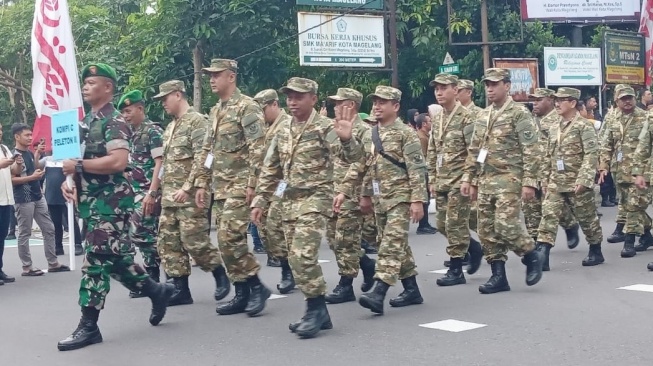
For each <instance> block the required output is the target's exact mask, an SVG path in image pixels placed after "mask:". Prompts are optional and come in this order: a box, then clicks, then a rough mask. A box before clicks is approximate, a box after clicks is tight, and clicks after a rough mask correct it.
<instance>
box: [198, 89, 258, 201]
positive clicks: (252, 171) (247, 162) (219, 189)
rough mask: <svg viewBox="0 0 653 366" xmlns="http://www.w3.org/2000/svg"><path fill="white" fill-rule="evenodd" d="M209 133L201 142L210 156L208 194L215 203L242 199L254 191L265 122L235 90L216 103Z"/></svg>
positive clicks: (252, 102) (252, 103)
mask: <svg viewBox="0 0 653 366" xmlns="http://www.w3.org/2000/svg"><path fill="white" fill-rule="evenodd" d="M209 121H210V124H211V125H210V129H209V131H210V133H209V134H207V136H206V140H205V142H204V150H205V151H206V153H207V154H208V153H212V154H213V155H214V157H213V169H212V173H213V177H212V178H213V179H212V187H211V188H212V190H213V192H214V194H215V199H216V200H219V199H225V198H228V197H243V198H244V197H245V193H246V190H247V187H252V188H254V187H256V177H257V176H258V172H259V169H260V166H261V163H262V161H263V156H264V150H265V137H266V136H265V122H264V120H263V111H262V110H261V106H260V105H259V104H258V103H257V102H255V101H254V100H253V99H252V98H250V97H248V96H246V95H243V94H241V93H240V90H238V89H236V91H235V92H234V93H233V95H232V96H231V98H230V99H229V100H228V101H227V102H226V103H218V104H217V105H216V106H215V107H213V109H211V113H210V115H209Z"/></svg>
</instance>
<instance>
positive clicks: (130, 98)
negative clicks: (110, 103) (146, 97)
mask: <svg viewBox="0 0 653 366" xmlns="http://www.w3.org/2000/svg"><path fill="white" fill-rule="evenodd" d="M141 102H143V93H141V91H140V90H132V91H130V92H127V93H125V94H123V96H122V97H121V98H120V100H119V101H118V110H122V109H123V108H125V107H129V106H130V105H132V104H136V103H141Z"/></svg>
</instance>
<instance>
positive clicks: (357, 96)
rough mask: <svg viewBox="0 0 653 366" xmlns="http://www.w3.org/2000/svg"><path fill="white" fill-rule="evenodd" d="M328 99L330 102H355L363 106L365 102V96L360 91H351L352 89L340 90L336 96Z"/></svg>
mask: <svg viewBox="0 0 653 366" xmlns="http://www.w3.org/2000/svg"><path fill="white" fill-rule="evenodd" d="M327 99H329V100H335V101H337V100H353V101H354V102H356V103H358V104H361V103H362V102H363V94H361V93H360V92H359V91H357V90H354V89H350V88H338V91H337V92H336V95H331V96H329V97H328V98H327Z"/></svg>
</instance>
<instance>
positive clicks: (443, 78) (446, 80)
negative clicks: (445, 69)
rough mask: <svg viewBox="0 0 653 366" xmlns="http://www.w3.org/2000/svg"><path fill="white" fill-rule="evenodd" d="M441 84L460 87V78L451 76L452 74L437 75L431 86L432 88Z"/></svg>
mask: <svg viewBox="0 0 653 366" xmlns="http://www.w3.org/2000/svg"><path fill="white" fill-rule="evenodd" d="M437 84H440V85H451V84H453V85H456V86H458V76H456V75H451V74H446V73H443V74H437V75H435V78H433V80H431V82H430V83H429V85H430V86H431V87H434V86H435V85H437Z"/></svg>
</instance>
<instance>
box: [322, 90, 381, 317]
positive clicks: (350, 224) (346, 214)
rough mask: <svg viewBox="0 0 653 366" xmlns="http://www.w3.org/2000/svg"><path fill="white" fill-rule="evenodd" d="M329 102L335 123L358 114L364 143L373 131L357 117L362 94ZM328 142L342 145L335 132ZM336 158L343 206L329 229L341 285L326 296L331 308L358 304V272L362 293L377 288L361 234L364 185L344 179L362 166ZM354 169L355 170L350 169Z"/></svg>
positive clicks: (344, 94) (347, 93)
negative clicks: (366, 135) (355, 302)
mask: <svg viewBox="0 0 653 366" xmlns="http://www.w3.org/2000/svg"><path fill="white" fill-rule="evenodd" d="M329 100H331V101H334V102H335V104H336V105H335V112H336V120H340V119H342V115H343V112H344V110H345V109H347V110H348V111H353V112H355V113H356V116H355V118H354V126H353V132H352V133H353V136H354V138H356V139H358V141H362V139H363V135H365V133H367V132H369V130H370V127H369V126H368V125H367V124H365V123H364V122H363V120H362V119H361V118H360V116H359V115H358V111H359V109H360V105H361V102H362V101H363V94H361V93H360V92H359V91H357V90H354V89H349V88H339V89H338V92H337V93H336V95H332V96H330V97H329ZM327 140H328V141H329V143H330V144H331V145H333V146H336V145H337V144H339V141H340V139H339V138H338V134H337V133H336V131H335V130H333V131H331V132H329V134H328V135H327ZM332 158H333V163H334V166H333V183H334V191H335V193H336V195H340V196H341V197H340V198H338V200H342V204H341V206H340V207H339V208H338V209H337V211H336V214H334V216H333V217H332V218H331V220H329V225H328V227H327V238H328V241H329V246H330V247H331V250H333V252H334V253H335V255H336V261H337V262H338V274H339V275H340V282H339V283H338V285H337V286H336V288H335V289H334V290H333V292H332V293H330V294H328V295H326V302H328V303H330V304H340V303H343V302H349V301H356V296H354V287H353V286H352V283H353V281H354V278H355V277H356V276H358V272H359V270H362V271H363V284H362V285H361V291H363V292H367V291H369V290H370V289H371V288H372V286H374V267H375V265H376V262H375V261H374V259H371V258H370V257H368V256H367V254H365V251H364V250H363V249H362V248H361V232H362V230H363V220H364V217H363V213H362V212H361V209H360V204H359V199H360V194H361V188H362V187H361V185H362V182H360V181H359V182H360V184H355V185H347V184H345V182H344V180H345V175H346V174H347V173H348V172H349V171H351V172H352V173H351V174H358V171H359V170H360V167H358V165H361V164H362V162H354V163H353V164H349V163H348V162H346V161H345V160H343V159H341V158H339V157H338V156H332ZM351 165H354V166H351Z"/></svg>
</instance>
